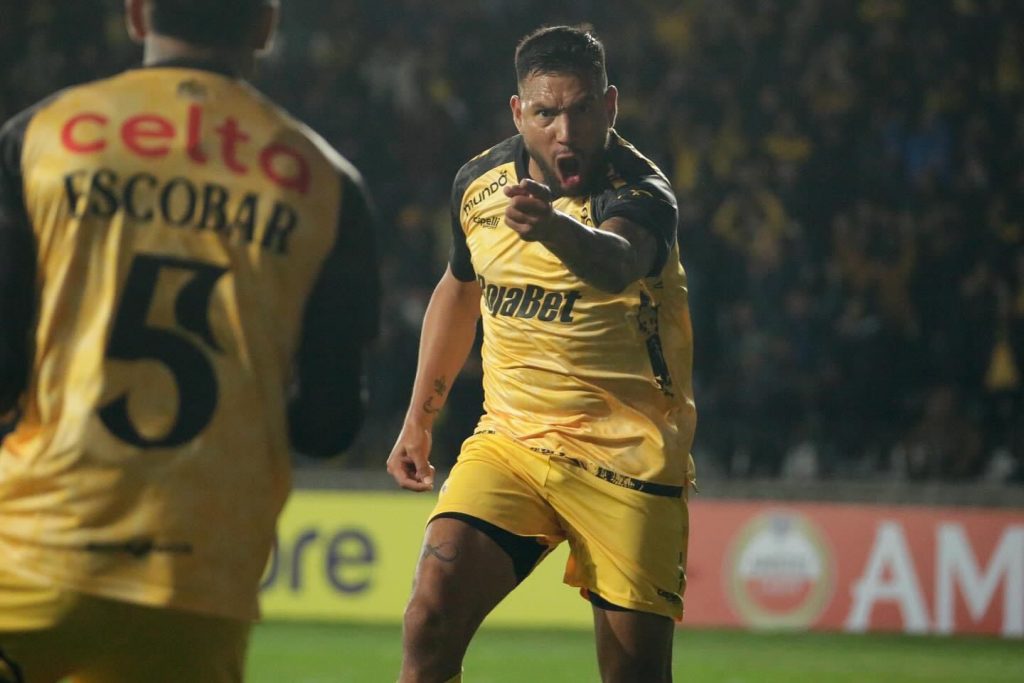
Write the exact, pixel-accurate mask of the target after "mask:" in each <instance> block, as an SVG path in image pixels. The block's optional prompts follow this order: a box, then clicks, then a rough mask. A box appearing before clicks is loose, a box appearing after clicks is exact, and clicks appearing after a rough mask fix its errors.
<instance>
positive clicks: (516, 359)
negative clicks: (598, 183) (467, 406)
mask: <svg viewBox="0 0 1024 683" xmlns="http://www.w3.org/2000/svg"><path fill="white" fill-rule="evenodd" d="M515 178H516V170H515V164H514V163H507V164H502V165H498V166H496V167H494V168H492V169H490V170H488V171H486V172H484V173H483V174H481V175H480V176H479V177H478V178H476V179H475V180H474V181H473V182H471V183H470V184H469V185H468V187H467V189H466V191H465V193H464V194H463V201H461V202H459V203H458V206H465V207H466V208H465V210H464V211H463V212H462V214H461V219H460V220H461V224H462V228H463V230H464V231H465V233H466V242H467V245H468V247H469V250H470V253H471V254H472V261H473V267H474V269H475V271H476V274H477V277H478V280H479V282H480V286H481V288H482V290H483V296H482V300H481V312H482V316H483V327H484V344H483V351H482V356H483V367H484V380H483V384H484V394H485V399H484V416H483V418H482V419H481V421H480V425H479V426H480V428H481V429H485V430H494V431H497V432H499V433H502V434H505V435H507V436H509V437H512V438H514V439H517V440H519V441H521V442H522V443H524V444H525V445H527V446H529V447H536V448H545V449H548V450H551V451H560V452H566V453H570V454H572V455H573V456H577V457H582V458H584V459H586V460H588V461H590V462H592V463H595V464H597V465H600V466H603V467H607V468H609V469H611V470H613V471H615V472H619V473H621V474H624V475H628V476H631V477H637V478H639V479H644V480H648V481H653V482H659V483H665V484H673V485H683V484H685V483H686V482H688V481H689V480H690V479H692V477H693V461H692V459H691V458H690V447H691V444H692V441H693V434H694V429H695V426H696V409H695V407H694V402H693V388H692V379H691V364H692V355H693V342H692V331H691V323H690V314H689V309H688V303H687V289H686V275H685V273H684V272H683V268H682V266H681V265H680V262H679V249H678V244H677V243H673V246H672V249H671V251H670V252H669V254H668V257H667V259H666V263H665V266H664V268H663V269H662V270H661V272H660V273H658V274H657V276H656V277H651V278H646V279H643V280H639V281H637V282H634V283H632V284H631V285H629V286H628V287H627V288H626V289H625V290H623V291H622V292H621V293H620V294H607V293H605V292H602V291H600V290H597V289H595V288H593V287H591V286H589V285H587V284H586V283H585V282H583V281H582V280H580V279H579V278H578V277H576V276H575V275H574V274H573V273H571V272H570V271H569V270H568V269H567V268H566V267H565V265H564V264H563V263H562V262H561V261H560V260H559V259H558V258H557V257H556V256H555V255H554V254H552V253H551V252H550V251H549V250H548V249H547V248H546V247H544V246H543V245H542V244H540V243H539V242H526V241H523V240H521V239H519V237H518V235H517V234H516V233H515V232H514V231H513V230H511V229H508V228H507V227H506V226H505V225H504V224H503V220H504V211H505V206H506V204H507V203H508V198H507V197H505V195H504V193H502V192H501V191H500V187H503V186H505V185H506V184H509V183H512V184H514V183H515ZM554 206H555V208H556V209H557V210H559V211H562V212H564V213H566V214H568V215H570V216H572V217H574V218H576V219H577V220H579V221H580V222H582V223H583V224H585V225H590V226H593V225H594V220H593V218H592V216H591V204H590V202H589V201H588V199H587V198H572V197H563V198H560V199H557V200H556V201H555V203H554ZM654 356H660V357H663V358H664V361H665V363H666V365H667V373H663V374H662V373H659V374H658V376H656V374H655V370H654V366H655V363H656V361H655V360H653V357H654Z"/></svg>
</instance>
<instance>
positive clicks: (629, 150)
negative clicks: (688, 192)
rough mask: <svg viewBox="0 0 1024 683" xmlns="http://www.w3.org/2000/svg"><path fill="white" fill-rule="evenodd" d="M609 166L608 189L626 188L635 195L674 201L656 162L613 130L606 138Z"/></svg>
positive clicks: (673, 194) (673, 196)
mask: <svg viewBox="0 0 1024 683" xmlns="http://www.w3.org/2000/svg"><path fill="white" fill-rule="evenodd" d="M608 166H609V170H608V180H609V184H610V185H611V187H610V188H609V190H610V191H616V192H617V191H620V190H623V189H627V188H628V190H629V191H632V192H634V193H637V195H636V196H642V195H649V196H651V197H653V198H656V199H663V200H665V201H668V202H670V203H671V204H673V205H674V204H676V197H675V193H674V192H673V191H672V185H671V183H669V181H668V178H667V177H666V176H665V174H664V173H662V171H661V169H660V168H658V165H657V164H655V163H654V162H653V161H651V160H650V159H648V158H647V157H646V156H644V155H643V154H641V153H640V151H639V150H638V149H637V148H636V147H634V146H633V145H632V144H630V143H629V142H628V141H627V140H625V139H624V138H623V137H622V136H620V135H619V134H618V133H616V132H615V131H612V133H611V135H610V137H609V141H608Z"/></svg>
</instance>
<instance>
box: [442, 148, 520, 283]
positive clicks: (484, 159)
mask: <svg viewBox="0 0 1024 683" xmlns="http://www.w3.org/2000/svg"><path fill="white" fill-rule="evenodd" d="M524 152H525V150H524V148H523V138H522V136H520V135H515V136H513V137H511V138H508V139H507V140H504V141H502V142H500V143H498V144H497V145H495V146H494V147H491V148H490V149H489V150H487V151H486V152H484V153H482V154H480V155H478V156H476V157H474V158H472V159H470V160H469V161H468V162H466V164H465V165H463V167H462V168H460V169H459V172H458V173H456V174H455V180H454V182H452V197H451V221H452V247H451V250H450V252H449V254H448V263H449V264H450V266H451V269H452V275H454V276H455V278H456V279H458V280H461V281H462V282H472V281H473V280H475V279H476V270H475V269H474V268H473V263H472V260H471V259H470V254H469V247H468V246H466V231H465V229H464V228H463V227H462V206H463V204H464V200H465V196H466V189H467V188H468V187H469V186H470V185H471V184H472V183H473V181H474V180H476V179H477V178H479V177H480V176H482V175H483V174H484V173H487V171H490V170H491V169H492V168H495V167H497V166H501V165H502V164H507V163H508V162H510V161H515V162H516V173H517V174H518V176H519V177H518V178H516V182H519V180H520V179H522V178H523V177H524V176H525V173H526V170H525V169H526V162H525V160H524V159H525V153H524Z"/></svg>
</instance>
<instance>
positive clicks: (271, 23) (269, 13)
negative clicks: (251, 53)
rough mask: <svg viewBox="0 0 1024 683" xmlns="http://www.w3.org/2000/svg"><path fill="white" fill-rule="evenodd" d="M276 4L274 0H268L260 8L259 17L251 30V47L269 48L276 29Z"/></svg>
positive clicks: (256, 48) (257, 48) (255, 48)
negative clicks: (269, 0)
mask: <svg viewBox="0 0 1024 683" xmlns="http://www.w3.org/2000/svg"><path fill="white" fill-rule="evenodd" d="M277 17H278V6H277V3H276V2H268V3H267V4H265V5H264V6H263V7H262V8H261V10H260V16H259V19H258V20H257V22H256V28H255V30H254V32H253V42H252V45H251V47H252V49H254V50H269V49H270V46H271V44H272V43H273V40H274V33H275V31H276V30H277Z"/></svg>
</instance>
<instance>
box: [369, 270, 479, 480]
mask: <svg viewBox="0 0 1024 683" xmlns="http://www.w3.org/2000/svg"><path fill="white" fill-rule="evenodd" d="M479 317H480V285H479V284H478V283H477V282H476V280H472V281H469V282H463V281H461V280H458V279H457V278H456V277H455V276H454V275H452V271H451V269H450V268H449V269H448V270H446V271H445V274H444V275H443V276H442V277H441V281H440V282H438V284H437V287H436V288H435V289H434V293H433V295H432V296H431V297H430V304H429V305H428V306H427V312H426V315H425V316H424V318H423V331H422V334H421V336H420V350H419V363H418V365H417V368H416V380H415V382H414V383H413V388H412V399H411V400H410V402H409V410H408V412H407V413H406V416H405V423H404V425H403V426H402V433H401V434H400V435H399V437H398V441H397V442H396V443H395V446H394V448H393V449H392V452H391V456H390V457H389V458H388V465H387V469H388V472H390V473H391V476H392V477H394V478H395V481H396V482H398V484H399V486H401V487H402V488H407V489H410V490H413V491H426V490H429V489H430V488H431V487H432V486H433V467H431V466H430V462H429V456H430V432H431V429H432V428H433V425H434V419H435V418H436V417H437V413H438V411H440V410H441V407H442V406H443V405H444V402H445V399H446V398H447V397H448V390H449V389H450V388H451V383H452V381H453V380H454V379H455V376H456V375H457V374H458V373H459V370H461V369H462V366H463V364H465V362H466V357H467V356H468V355H469V351H470V349H471V348H472V346H473V339H474V338H475V336H476V323H477V320H478V319H479Z"/></svg>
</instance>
